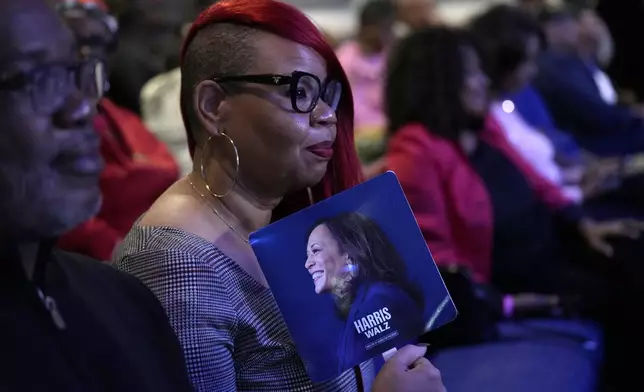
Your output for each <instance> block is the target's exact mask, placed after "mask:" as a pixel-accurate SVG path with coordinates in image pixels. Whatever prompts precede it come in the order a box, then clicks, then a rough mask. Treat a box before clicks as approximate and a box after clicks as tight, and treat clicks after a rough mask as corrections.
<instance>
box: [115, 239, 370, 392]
mask: <svg viewBox="0 0 644 392" xmlns="http://www.w3.org/2000/svg"><path fill="white" fill-rule="evenodd" d="M115 260H116V266H117V268H119V269H121V270H123V271H125V272H128V273H130V274H132V275H134V276H136V277H137V278H139V279H140V280H141V281H142V282H143V283H144V284H145V285H146V286H147V287H148V288H149V289H150V290H151V291H152V292H154V294H155V295H156V296H157V298H159V300H160V301H161V303H162V304H163V306H164V308H165V310H166V313H167V314H168V317H169V319H170V322H171V324H172V326H173V327H174V329H175V331H176V333H177V336H178V338H179V340H180V342H181V345H182V346H183V350H184V353H185V356H186V362H187V364H188V372H189V374H190V378H191V380H192V383H193V386H194V387H195V389H196V390H197V391H199V392H201V391H204V392H206V391H208V392H227V391H257V392H261V391H266V392H269V391H270V392H289V391H302V392H304V391H323V392H326V391H329V392H331V391H334V392H337V391H342V392H345V391H347V392H352V391H358V385H359V384H358V383H359V381H358V378H357V375H358V374H360V375H361V378H362V381H363V384H364V388H365V391H369V390H370V389H371V383H372V381H373V378H374V376H375V375H374V368H373V363H372V362H371V361H369V362H365V363H364V364H363V365H361V367H360V372H359V373H358V371H357V370H349V371H347V372H345V373H344V374H342V375H341V376H340V377H338V378H337V379H334V380H330V381H328V382H325V383H323V384H320V385H314V384H313V383H312V382H311V380H310V379H309V377H308V376H307V374H306V372H305V370H304V365H303V363H302V361H301V359H300V358H299V356H298V354H297V351H296V349H295V346H294V344H293V342H292V340H291V337H290V335H289V332H288V329H287V327H286V323H285V322H284V319H283V318H282V316H281V314H280V312H279V310H278V307H277V303H276V302H275V300H274V298H273V296H272V294H271V292H270V290H269V289H267V288H265V287H264V286H262V285H261V284H259V283H258V282H257V281H255V280H254V279H253V278H252V277H251V276H250V275H248V274H247V273H246V272H245V271H244V270H243V269H242V268H241V267H239V266H238V265H237V264H236V263H235V262H234V261H233V260H231V259H230V258H228V257H227V256H226V255H224V254H223V253H222V252H220V251H219V250H218V249H217V248H216V247H215V246H214V245H213V244H212V243H210V242H208V241H206V240H205V239H203V238H201V237H199V236H196V235H194V234H192V233H188V232H186V231H183V230H180V229H175V228H169V227H145V226H141V227H138V226H135V227H134V228H133V229H132V231H131V232H130V233H129V234H128V236H127V237H126V238H125V241H124V243H123V247H122V249H121V250H120V253H119V254H117V255H116V256H115ZM320 332H321V333H324V331H320Z"/></svg>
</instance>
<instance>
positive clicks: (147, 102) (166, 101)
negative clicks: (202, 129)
mask: <svg viewBox="0 0 644 392" xmlns="http://www.w3.org/2000/svg"><path fill="white" fill-rule="evenodd" d="M189 28H190V24H189V23H187V24H185V25H184V28H183V30H182V36H183V37H185V35H186V34H187V33H188V29H189ZM180 95H181V68H180V67H178V66H177V67H176V68H174V69H171V70H170V71H168V72H164V73H162V74H159V75H157V76H155V77H153V78H152V79H150V80H149V81H148V82H147V83H146V84H145V85H144V86H143V88H142V89H141V117H142V118H143V121H144V123H145V125H146V126H147V127H148V129H149V130H150V131H151V132H152V133H154V135H155V136H156V137H157V138H158V139H159V140H160V141H162V142H163V143H165V145H166V147H167V148H168V150H169V151H170V153H171V154H172V156H173V157H174V159H175V161H176V162H177V164H178V165H179V172H180V174H181V175H186V174H188V173H190V172H191V171H192V156H191V155H190V150H189V149H188V138H187V136H186V129H185V127H184V125H183V118H181V109H180V107H179V97H180Z"/></svg>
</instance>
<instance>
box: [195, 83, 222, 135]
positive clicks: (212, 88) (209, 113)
mask: <svg viewBox="0 0 644 392" xmlns="http://www.w3.org/2000/svg"><path fill="white" fill-rule="evenodd" d="M192 98H193V107H194V108H195V112H196V115H197V118H198V119H199V122H200V123H201V126H202V127H203V129H204V130H205V131H206V132H207V133H208V134H209V135H212V136H221V133H222V132H223V128H222V127H221V126H219V124H221V123H222V121H223V120H224V117H225V116H224V112H225V110H222V109H223V106H224V103H225V100H226V93H225V92H224V90H223V89H222V88H221V86H220V85H219V84H217V83H216V82H214V81H212V80H204V81H203V82H201V83H199V84H198V85H197V87H196V88H195V91H194V94H193V97H192Z"/></svg>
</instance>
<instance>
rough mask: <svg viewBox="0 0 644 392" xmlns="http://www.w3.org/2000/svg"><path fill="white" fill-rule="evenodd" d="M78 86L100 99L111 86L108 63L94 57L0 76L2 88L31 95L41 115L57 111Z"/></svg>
mask: <svg viewBox="0 0 644 392" xmlns="http://www.w3.org/2000/svg"><path fill="white" fill-rule="evenodd" d="M75 88H76V89H78V90H79V91H80V92H81V94H82V95H83V96H85V97H86V98H90V99H100V98H101V97H102V96H103V95H104V94H105V93H106V92H107V90H108V88H109V84H108V82H107V75H106V68H105V63H104V62H103V61H101V60H96V59H92V60H87V61H82V62H77V63H71V64H61V63H54V64H47V65H43V66H41V67H38V68H36V69H34V70H32V71H30V72H24V73H20V74H17V75H15V76H12V77H10V78H8V79H0V90H13V91H25V92H27V93H28V94H30V95H31V99H32V103H33V106H34V110H35V111H36V112H37V113H40V114H51V113H53V112H54V111H55V110H56V109H58V108H59V107H60V105H62V103H63V101H64V99H66V98H67V96H68V95H69V94H70V93H71V92H72V91H73V89H75Z"/></svg>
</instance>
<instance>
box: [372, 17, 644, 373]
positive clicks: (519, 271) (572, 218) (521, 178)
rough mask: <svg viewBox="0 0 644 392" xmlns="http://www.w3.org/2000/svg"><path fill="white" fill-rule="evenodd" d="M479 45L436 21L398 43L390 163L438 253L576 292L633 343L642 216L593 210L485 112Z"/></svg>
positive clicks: (503, 281) (587, 309)
mask: <svg viewBox="0 0 644 392" xmlns="http://www.w3.org/2000/svg"><path fill="white" fill-rule="evenodd" d="M518 38H520V37H518ZM475 47H476V44H475V43H474V40H473V39H470V37H468V36H467V35H463V34H462V33H459V32H455V31H453V30H445V29H430V30H426V31H423V32H419V33H417V34H415V35H412V36H410V37H408V38H407V39H405V40H404V41H403V42H401V44H400V46H399V47H398V49H397V50H395V51H394V52H393V54H392V60H391V62H390V64H391V66H390V69H389V76H388V79H387V88H386V94H385V97H386V98H385V99H386V107H387V113H388V116H389V121H390V135H391V136H390V140H389V145H388V150H387V155H386V158H387V168H388V169H390V170H393V171H394V172H395V173H396V174H397V175H398V178H399V180H400V183H401V185H402V187H403V189H404V191H405V194H406V196H407V199H408V201H409V203H410V206H411V208H412V210H413V212H414V215H415V217H416V220H417V221H418V224H419V227H420V229H421V231H422V233H423V235H424V237H425V239H426V241H427V245H428V247H429V248H430V249H431V250H432V255H433V256H434V259H435V260H436V262H437V263H438V264H439V265H442V266H445V267H449V266H451V265H457V266H461V267H463V268H465V269H467V270H469V271H470V273H471V275H472V277H473V281H475V282H478V283H487V284H491V285H492V287H494V288H495V289H496V290H499V291H501V292H502V293H510V294H512V293H525V292H532V293H539V294H556V295H558V296H560V298H561V299H562V300H564V301H567V298H578V299H579V301H578V302H577V303H576V304H575V306H574V308H575V309H574V310H575V312H578V313H579V314H582V315H587V316H589V317H594V318H597V319H598V320H600V321H602V322H603V323H604V324H603V325H604V326H610V333H611V334H614V335H613V337H614V336H616V335H618V336H624V337H626V339H629V340H630V341H631V344H632V345H633V346H632V348H631V349H632V351H633V352H636V350H637V349H638V346H637V345H638V344H640V343H639V342H640V341H639V340H636V338H637V336H638V335H636V334H635V331H636V330H637V328H640V327H639V326H641V325H642V324H641V321H637V320H638V318H641V317H639V316H638V317H632V315H631V311H630V310H628V309H629V308H630V307H633V306H635V305H634V301H636V300H635V298H641V296H642V292H641V288H640V287H641V285H639V284H638V283H637V282H638V281H639V280H641V277H642V276H644V265H642V263H640V262H639V261H640V259H641V256H639V255H641V254H642V251H643V250H644V247H643V244H642V240H641V239H639V240H638V239H637V238H638V237H639V235H640V230H641V228H642V225H641V224H640V223H638V222H635V221H630V220H607V221H602V222H597V221H595V220H593V219H590V218H589V217H588V215H587V214H586V212H585V211H584V210H583V208H582V207H580V206H579V205H578V204H576V203H574V202H572V201H571V200H570V199H568V198H566V197H565V196H564V195H563V194H562V193H561V191H560V190H559V189H558V188H557V187H556V186H554V185H553V184H552V183H551V182H550V181H548V180H547V179H545V178H544V177H543V176H542V175H541V174H540V173H539V172H537V171H536V170H535V168H534V167H532V166H531V165H530V164H529V163H528V162H527V161H526V160H525V159H523V157H522V156H521V155H520V154H519V153H518V152H517V150H516V149H515V148H514V146H512V144H511V143H510V142H509V141H508V139H507V138H506V136H505V134H504V132H503V131H502V130H501V129H499V125H498V123H497V122H496V121H495V120H494V119H493V118H491V117H489V116H488V113H489V96H488V94H489V90H488V89H489V87H490V86H489V83H490V82H489V80H488V77H487V75H486V74H485V73H484V71H483V68H482V64H481V58H480V57H479V55H478V53H477V51H476V50H475ZM609 257H610V258H609ZM627 319H630V322H626V320H627ZM457 322H458V321H457ZM615 334H616V335H615ZM611 344H612V342H611ZM637 352H639V351H637ZM612 359H613V360H614V359H615V357H612Z"/></svg>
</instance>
